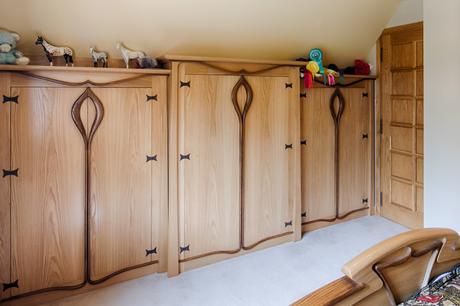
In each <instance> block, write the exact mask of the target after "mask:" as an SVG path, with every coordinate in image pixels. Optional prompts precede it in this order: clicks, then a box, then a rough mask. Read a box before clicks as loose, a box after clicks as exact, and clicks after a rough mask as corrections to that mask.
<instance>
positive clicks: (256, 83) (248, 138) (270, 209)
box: [244, 76, 299, 247]
mask: <svg viewBox="0 0 460 306" xmlns="http://www.w3.org/2000/svg"><path fill="white" fill-rule="evenodd" d="M247 80H248V82H249V84H250V86H251V88H252V90H253V95H254V96H253V101H252V104H251V108H250V109H249V112H248V115H247V119H246V129H245V133H246V134H245V152H244V156H245V165H244V167H245V169H244V171H245V172H244V176H245V186H244V204H245V205H244V206H245V207H244V214H245V216H244V219H245V228H244V229H245V231H244V240H245V241H244V243H245V246H246V247H247V246H250V245H251V244H254V243H257V242H259V241H261V240H262V239H265V238H267V237H270V236H274V235H278V234H282V233H284V232H287V231H291V230H292V219H293V216H292V212H293V203H292V202H291V201H290V198H289V193H290V189H291V188H292V187H294V186H293V184H292V183H293V182H292V177H293V175H291V173H290V171H289V159H290V158H294V150H293V149H292V148H291V149H290V148H289V147H286V145H292V146H296V147H298V146H299V143H298V139H294V138H293V137H292V131H290V122H289V118H290V114H289V111H290V105H289V94H290V92H289V90H292V89H287V88H286V86H285V84H286V83H287V82H288V81H289V79H288V78H285V77H255V76H254V77H253V76H251V77H247ZM290 183H291V184H290ZM285 222H287V223H289V222H291V225H289V224H288V225H286V224H285Z"/></svg>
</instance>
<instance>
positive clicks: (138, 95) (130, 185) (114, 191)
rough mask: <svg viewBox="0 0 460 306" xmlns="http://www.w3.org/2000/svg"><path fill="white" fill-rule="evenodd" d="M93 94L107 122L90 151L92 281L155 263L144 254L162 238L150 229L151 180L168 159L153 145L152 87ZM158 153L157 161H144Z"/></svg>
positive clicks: (102, 90) (102, 124) (109, 90)
mask: <svg viewBox="0 0 460 306" xmlns="http://www.w3.org/2000/svg"><path fill="white" fill-rule="evenodd" d="M94 93H95V94H96V96H97V97H98V98H99V100H100V101H101V102H102V104H103V105H104V118H103V120H102V122H101V125H100V126H99V129H98V130H97V132H96V134H95V137H94V140H93V144H92V150H91V198H90V199H91V200H90V215H91V219H90V252H91V254H90V268H91V270H90V271H91V279H92V280H93V281H94V280H98V279H100V278H103V277H105V276H107V275H109V274H111V273H114V272H116V271H119V270H121V269H124V268H128V267H132V266H135V265H139V264H144V263H147V262H149V261H151V260H152V259H153V258H152V255H149V256H146V249H151V248H153V247H155V246H157V245H158V238H159V237H152V231H151V229H152V218H151V216H152V190H151V188H152V177H153V173H154V172H158V160H160V159H162V160H164V159H165V158H166V156H159V155H158V154H157V153H156V152H155V151H154V149H157V148H153V146H152V144H153V141H152V136H153V134H152V122H153V120H154V118H155V119H156V116H158V114H154V113H153V107H152V105H153V103H154V102H151V101H147V100H146V96H147V95H153V94H154V93H152V89H151V88H95V89H94ZM90 117H91V116H90ZM90 122H91V118H90ZM155 154H157V161H155V160H150V161H148V162H147V161H146V160H147V155H149V156H153V155H155ZM152 241H155V243H156V244H155V245H152ZM154 256H155V257H156V256H157V255H156V254H154Z"/></svg>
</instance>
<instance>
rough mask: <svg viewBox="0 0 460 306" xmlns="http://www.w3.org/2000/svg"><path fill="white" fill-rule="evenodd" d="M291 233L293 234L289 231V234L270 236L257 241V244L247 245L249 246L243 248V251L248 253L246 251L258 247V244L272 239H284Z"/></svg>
mask: <svg viewBox="0 0 460 306" xmlns="http://www.w3.org/2000/svg"><path fill="white" fill-rule="evenodd" d="M293 233H294V232H293V231H290V232H285V233H281V234H278V235H273V236H270V237H267V238H264V239H261V240H259V241H257V242H254V243H253V244H251V245H249V246H244V247H243V250H245V251H248V250H250V249H253V248H255V247H256V246H258V245H259V244H261V243H264V242H265V241H268V240H272V239H275V238H280V237H284V236H288V235H291V234H293Z"/></svg>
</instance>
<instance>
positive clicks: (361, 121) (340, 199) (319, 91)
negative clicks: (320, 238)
mask: <svg viewBox="0 0 460 306" xmlns="http://www.w3.org/2000/svg"><path fill="white" fill-rule="evenodd" d="M373 82H374V80H373V79H372V77H362V76H348V77H346V78H345V80H344V82H343V83H339V84H337V85H335V86H334V87H332V88H331V87H328V86H325V85H324V84H321V82H315V84H314V87H313V88H308V89H305V88H303V87H302V92H301V93H300V96H301V114H302V115H301V120H302V128H301V137H302V139H301V145H302V152H301V154H302V229H303V231H309V230H313V229H316V228H319V227H323V226H327V225H330V224H334V223H337V222H340V221H341V220H347V219H350V218H354V217H359V216H363V215H368V214H369V213H370V209H372V210H373V203H374V188H373V182H374V172H373V169H374V167H373V162H374V158H373V156H374V150H373V148H374V130H375V129H374V123H373V122H374V120H373V105H374V103H373V97H374V95H373Z"/></svg>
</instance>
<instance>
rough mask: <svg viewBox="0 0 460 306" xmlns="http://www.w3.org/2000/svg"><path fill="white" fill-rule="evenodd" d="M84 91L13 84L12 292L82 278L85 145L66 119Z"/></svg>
mask: <svg viewBox="0 0 460 306" xmlns="http://www.w3.org/2000/svg"><path fill="white" fill-rule="evenodd" d="M81 92H82V89H80V88H46V87H43V88H12V89H11V95H12V96H19V98H18V104H16V103H8V105H9V106H10V107H11V169H18V172H17V176H10V180H11V281H12V282H13V281H15V280H18V288H12V289H11V294H12V295H19V294H22V293H27V292H30V291H35V290H40V289H43V288H49V287H57V286H71V285H77V284H80V283H82V282H83V281H84V239H85V237H84V233H85V148H84V143H83V141H82V139H81V136H80V134H79V132H78V130H77V129H76V127H75V125H74V123H73V122H72V118H71V116H70V111H71V108H72V104H73V103H74V101H75V100H76V99H77V98H78V96H79V95H80V94H81ZM83 110H85V109H83Z"/></svg>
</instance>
